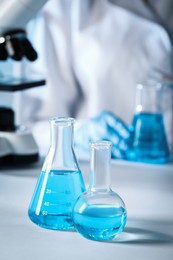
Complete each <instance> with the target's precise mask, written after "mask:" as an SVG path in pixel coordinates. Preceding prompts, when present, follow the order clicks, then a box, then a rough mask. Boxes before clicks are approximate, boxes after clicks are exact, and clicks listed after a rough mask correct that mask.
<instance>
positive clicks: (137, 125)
mask: <svg viewBox="0 0 173 260" xmlns="http://www.w3.org/2000/svg"><path fill="white" fill-rule="evenodd" d="M135 110H136V111H135V114H134V117H133V121H132V125H131V140H130V143H129V150H128V151H127V158H128V159H129V160H131V161H140V162H145V163H157V164H159V163H166V162H168V161H169V148H168V142H167V136H166V132H165V122H164V117H163V113H162V86H161V84H158V83H155V82H148V83H147V84H143V85H142V84H139V85H138V86H137V90H136V109H135Z"/></svg>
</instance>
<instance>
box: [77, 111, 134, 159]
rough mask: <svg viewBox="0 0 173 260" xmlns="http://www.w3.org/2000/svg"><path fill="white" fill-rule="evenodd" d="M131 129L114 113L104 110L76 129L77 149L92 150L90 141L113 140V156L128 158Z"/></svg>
mask: <svg viewBox="0 0 173 260" xmlns="http://www.w3.org/2000/svg"><path fill="white" fill-rule="evenodd" d="M129 138H130V131H129V129H128V126H126V124H125V123H124V122H123V121H122V120H121V119H119V118H118V117H116V116H115V115H114V114H113V113H111V112H107V111H104V112H102V113H100V114H99V115H98V116H96V117H94V118H91V119H89V120H87V121H85V122H84V123H83V124H82V125H81V126H80V127H78V129H76V131H75V146H76V147H77V149H82V150H85V151H88V152H89V151H90V143H91V142H93V141H97V140H107V141H111V142H112V158H118V159H126V150H127V148H128V140H129Z"/></svg>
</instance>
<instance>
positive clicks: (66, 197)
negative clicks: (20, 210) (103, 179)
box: [28, 117, 85, 230]
mask: <svg viewBox="0 0 173 260" xmlns="http://www.w3.org/2000/svg"><path fill="white" fill-rule="evenodd" d="M73 124H74V119H73V118H65V117H55V118H52V119H50V126H51V144H50V149H49V151H48V154H47V156H46V158H45V162H44V164H43V168H42V171H41V173H40V176H39V179H38V182H37V185H36V188H35V191H34V194H33V197H32V200H31V203H30V206H29V210H28V215H29V218H30V219H31V221H33V222H34V223H35V224H37V225H39V226H41V227H44V228H48V229H54V230H73V229H74V224H73V221H72V208H73V205H74V203H75V201H76V199H77V198H78V196H79V195H80V194H81V193H82V192H83V191H84V190H85V184H84V180H83V176H82V173H81V171H80V169H79V166H78V163H77V159H76V156H75V153H74V149H73Z"/></svg>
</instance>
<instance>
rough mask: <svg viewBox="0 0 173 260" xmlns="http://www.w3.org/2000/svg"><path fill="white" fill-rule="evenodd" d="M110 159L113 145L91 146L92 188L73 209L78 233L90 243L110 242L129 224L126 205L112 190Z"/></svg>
mask: <svg viewBox="0 0 173 260" xmlns="http://www.w3.org/2000/svg"><path fill="white" fill-rule="evenodd" d="M110 158H111V143H110V142H107V141H98V142H94V143H92V144H91V172H90V186H89V189H88V191H86V192H84V193H83V194H82V195H81V196H80V197H79V198H78V199H77V201H76V203H75V206H74V208H73V222H74V225H75V228H76V230H77V231H78V232H79V233H80V234H81V235H82V236H84V237H85V238H88V239H91V240H111V239H113V238H115V237H117V236H118V235H119V234H120V233H121V232H122V231H123V229H124V227H125V224H126V218H127V214H126V208H125V204H124V202H123V200H122V199H121V198H120V196H119V195H118V194H117V193H115V192H113V191H112V190H111V188H110Z"/></svg>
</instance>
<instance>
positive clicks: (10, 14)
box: [0, 0, 47, 165]
mask: <svg viewBox="0 0 173 260" xmlns="http://www.w3.org/2000/svg"><path fill="white" fill-rule="evenodd" d="M46 2H47V0H37V1H36V0H0V62H5V61H7V60H9V59H12V60H15V61H18V62H20V61H21V60H22V59H27V60H29V61H30V62H34V61H35V60H36V59H37V52H36V51H35V49H34V48H33V46H32V44H31V42H30V41H29V39H27V34H26V31H25V29H24V28H25V26H26V24H27V23H28V22H29V20H30V19H31V18H33V17H34V16H35V15H36V14H37V12H38V11H39V9H41V8H42V6H43V5H44V4H45V3H46ZM44 84H45V80H44V79H40V78H37V79H35V78H31V77H29V76H28V78H27V77H25V78H17V77H11V76H9V77H7V76H4V75H2V74H0V95H1V93H2V91H5V92H11V93H12V92H16V91H23V90H25V89H28V88H33V87H38V86H42V85H44ZM38 158H39V153H38V147H37V144H36V142H35V140H34V137H33V135H32V133H31V131H30V130H29V129H28V128H26V127H25V126H21V125H15V113H14V111H13V110H12V109H11V108H10V107H6V106H1V104H0V165H10V164H13V163H17V164H26V163H33V162H36V161H37V160H38Z"/></svg>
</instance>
